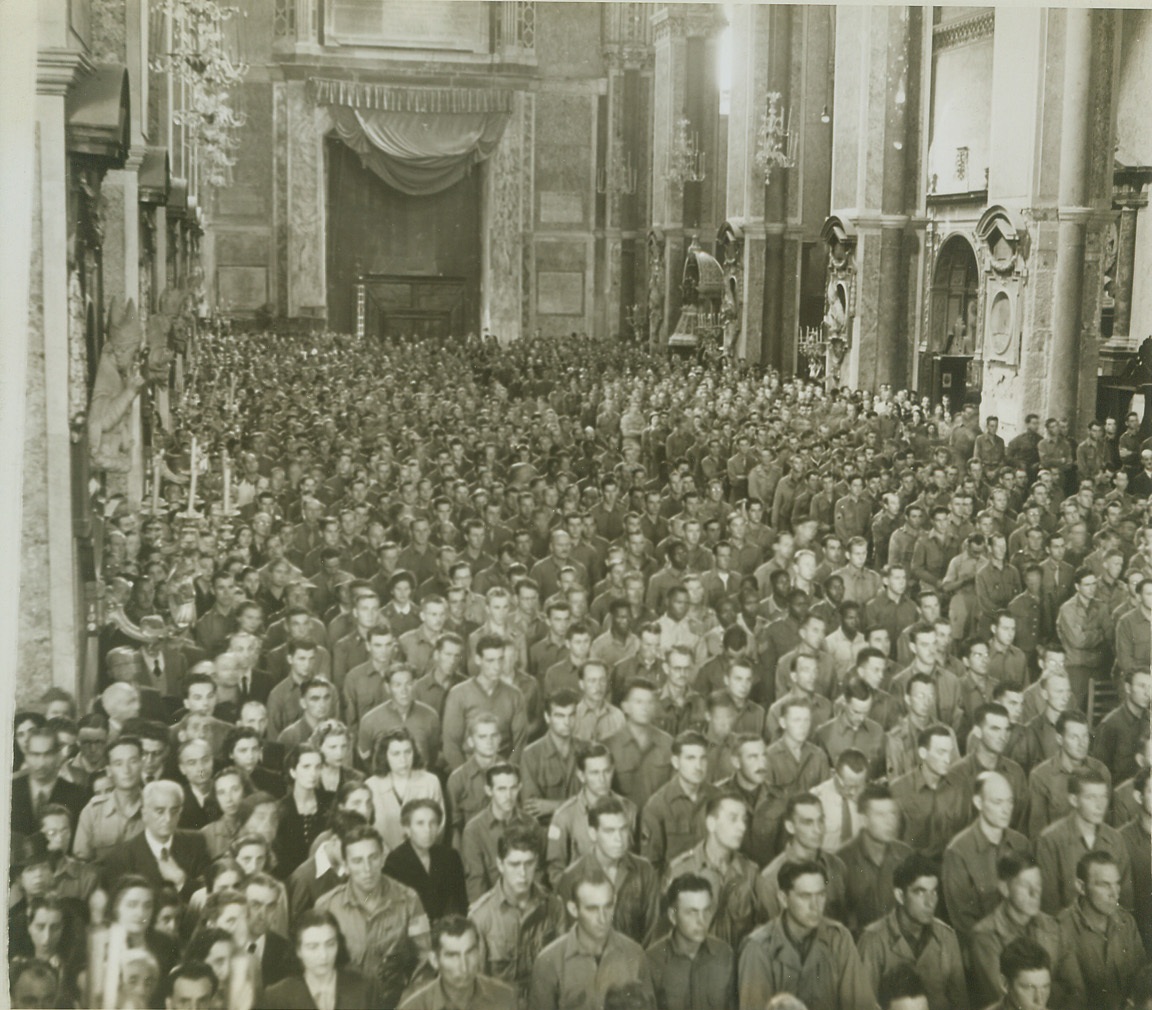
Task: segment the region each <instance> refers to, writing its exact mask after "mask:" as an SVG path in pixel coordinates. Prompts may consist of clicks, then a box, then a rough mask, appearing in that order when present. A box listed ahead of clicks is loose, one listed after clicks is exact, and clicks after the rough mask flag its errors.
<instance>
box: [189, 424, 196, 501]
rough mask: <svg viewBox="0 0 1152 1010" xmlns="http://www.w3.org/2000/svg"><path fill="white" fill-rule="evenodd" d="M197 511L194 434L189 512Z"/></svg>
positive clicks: (194, 440) (194, 439)
mask: <svg viewBox="0 0 1152 1010" xmlns="http://www.w3.org/2000/svg"><path fill="white" fill-rule="evenodd" d="M195 512H196V436H195V435H193V436H192V479H191V480H189V482H188V514H189V515H193V514H195Z"/></svg>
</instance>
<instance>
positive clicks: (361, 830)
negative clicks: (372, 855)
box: [340, 824, 388, 855]
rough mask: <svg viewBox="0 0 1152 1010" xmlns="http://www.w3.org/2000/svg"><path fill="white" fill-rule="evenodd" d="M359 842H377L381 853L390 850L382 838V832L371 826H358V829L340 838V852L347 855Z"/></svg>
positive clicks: (347, 832)
mask: <svg viewBox="0 0 1152 1010" xmlns="http://www.w3.org/2000/svg"><path fill="white" fill-rule="evenodd" d="M357 842H375V843H376V844H377V845H379V846H380V851H381V853H384V852H386V851H387V850H388V846H386V845H385V844H384V839H383V838H381V837H380V832H379V831H377V830H376V829H375V828H374V827H373V826H372V825H371V824H358V825H357V826H356V827H354V828H351V829H350V830H348V831H345V832H344V834H342V835H341V836H340V851H341V852H342V853H344V854H345V855H347V853H348V847H349V846H351V845H355V844H356V843H357Z"/></svg>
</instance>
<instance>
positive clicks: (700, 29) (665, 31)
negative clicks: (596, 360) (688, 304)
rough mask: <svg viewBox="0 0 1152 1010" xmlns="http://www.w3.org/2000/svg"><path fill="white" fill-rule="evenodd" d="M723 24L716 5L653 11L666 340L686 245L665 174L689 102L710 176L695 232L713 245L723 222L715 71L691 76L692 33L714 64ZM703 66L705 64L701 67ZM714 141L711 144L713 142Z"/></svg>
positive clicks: (656, 197) (679, 201)
mask: <svg viewBox="0 0 1152 1010" xmlns="http://www.w3.org/2000/svg"><path fill="white" fill-rule="evenodd" d="M723 25H724V16H723V13H722V12H721V11H720V9H719V8H718V7H715V6H712V5H709V4H702V3H695V4H688V3H683V4H665V5H663V6H661V7H660V8H659V9H658V10H657V11H656V13H655V14H653V15H652V27H653V31H654V35H655V45H656V63H655V75H654V77H655V80H654V84H655V94H654V98H653V116H652V124H653V126H652V225H653V227H655V228H658V229H660V230H662V231H663V234H664V278H665V280H664V283H665V299H664V333H663V336H662V344H663V343H664V342H666V340H667V338H668V336H669V335H671V333H672V331H673V329H674V327H675V326H676V320H677V319H678V318H679V316H680V280H681V275H682V273H683V270H684V254H685V251H686V250H687V248H688V240H687V230H686V229H685V226H684V217H685V188H686V186H683V185H677V184H674V183H673V182H672V181H671V180H669V179H668V177H667V171H668V165H669V157H670V155H671V153H672V148H673V145H674V142H675V138H676V132H677V130H676V124H677V122H678V121H679V120H681V119H682V118H684V117H685V116H688V113H689V110H690V109H691V108H695V109H696V117H695V119H694V120H693V119H692V117H689V119H690V127H689V129H690V130H691V131H693V132H695V133H696V134H697V135H698V137H699V143H700V147H701V149H702V150H703V151H704V155H705V158H704V160H705V161H706V162H707V166H706V167H707V169H708V177H707V178H705V179H704V181H703V182H702V183H698V184H696V183H688V184H687V185H695V186H698V187H699V197H700V199H699V205H698V206H699V211H698V213H699V220H698V221H697V222H695V227H693V229H692V233H693V234H699V235H700V236H701V237H702V238H703V242H702V244H704V245H706V246H710V245H711V242H712V238H713V236H714V235H715V234H716V229H717V227H718V226H719V223H720V222H718V221H715V220H714V218H715V216H716V214H717V213H718V211H719V208H718V207H717V201H716V198H715V196H716V178H715V174H716V173H715V169H716V167H717V165H718V162H717V160H716V153H717V152H716V146H715V145H716V144H717V143H718V141H719V116H720V95H719V90H718V85H717V82H716V79H715V74H714V73H709V72H701V73H698V74H697V76H696V79H690V78H691V77H692V67H691V66H690V61H689V39H703V40H704V51H703V60H702V67H703V68H710V69H711V68H714V67H715V55H716V36H717V33H718V32H719V30H720V29H721V28H722V27H723ZM701 69H702V68H701ZM709 145H711V146H709Z"/></svg>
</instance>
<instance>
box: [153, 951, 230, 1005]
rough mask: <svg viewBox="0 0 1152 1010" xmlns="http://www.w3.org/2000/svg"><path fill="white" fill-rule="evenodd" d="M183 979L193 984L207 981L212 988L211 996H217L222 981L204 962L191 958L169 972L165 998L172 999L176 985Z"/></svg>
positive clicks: (165, 983) (165, 986)
mask: <svg viewBox="0 0 1152 1010" xmlns="http://www.w3.org/2000/svg"><path fill="white" fill-rule="evenodd" d="M182 978H183V979H188V980H189V981H191V982H200V981H203V980H205V979H206V980H207V981H208V983H209V984H210V985H211V987H212V988H211V991H210V992H209V994H208V995H209V996H215V995H216V993H217V991H218V990H219V988H220V981H219V980H218V979H217V978H216V972H214V971H213V970H212V969H211V968H210V967H208V965H207V963H205V962H204V961H200V960H193V959H191V958H190V959H188V960H186V961H182V962H180V964H178V965H176V967H175V968H173V969H172V970H171V971H170V972H168V977H167V978H166V979H165V980H164V996H165V998H171V996H172V993H173V992H174V991H175V989H176V983H177V982H179V981H180V979H182Z"/></svg>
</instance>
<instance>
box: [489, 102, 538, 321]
mask: <svg viewBox="0 0 1152 1010" xmlns="http://www.w3.org/2000/svg"><path fill="white" fill-rule="evenodd" d="M531 97H532V96H530V95H528V94H527V93H526V92H523V91H518V92H516V93H515V95H514V98H513V101H512V114H511V115H510V117H509V119H508V125H507V126H506V127H505V128H504V134H503V136H502V137H501V138H500V143H499V144H498V145H497V146H496V150H495V151H494V152H493V153H492V156H491V158H490V159H489V160H488V163H487V164H486V165H485V166H484V184H483V188H482V191H481V192H482V198H483V207H482V221H483V228H482V232H483V247H482V250H481V252H482V267H481V271H482V279H481V293H480V298H481V303H482V308H481V313H480V322H481V326H482V327H483V328H484V329H485V330H487V331H489V332H490V333H492V334H494V335H495V336H496V337H497V338H498V339H499V340H500V341H501V343H506V342H508V341H512V340H516V339H518V338H519V337H520V335H521V333H522V332H523V329H522V327H523V322H524V302H525V300H526V290H527V289H526V287H525V278H524V247H525V244H526V235H527V232H528V230H529V222H531V220H532V217H531V211H532V196H531V193H532V152H531V150H530V149H529V148H528V147H527V146H526V144H527V141H528V138H530V137H531V131H530V130H526V129H525V121H526V118H527V117H529V116H531V115H533V113H534V105H533V103H532V101H531Z"/></svg>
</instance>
